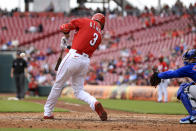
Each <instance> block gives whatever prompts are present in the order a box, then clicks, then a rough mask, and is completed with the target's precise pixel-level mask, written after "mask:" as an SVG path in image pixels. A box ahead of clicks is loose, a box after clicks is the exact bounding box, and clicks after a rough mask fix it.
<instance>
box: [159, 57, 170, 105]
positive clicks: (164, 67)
mask: <svg viewBox="0 0 196 131" xmlns="http://www.w3.org/2000/svg"><path fill="white" fill-rule="evenodd" d="M168 69H169V67H168V65H167V63H166V62H164V61H163V57H160V58H159V65H158V71H160V72H164V71H168ZM169 81H170V80H169V79H163V80H161V83H160V84H159V85H158V100H157V101H158V102H162V94H163V95H164V102H167V101H168V92H167V87H168V84H169Z"/></svg>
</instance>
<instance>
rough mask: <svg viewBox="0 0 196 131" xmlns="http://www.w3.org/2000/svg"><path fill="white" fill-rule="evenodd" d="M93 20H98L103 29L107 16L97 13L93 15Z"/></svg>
mask: <svg viewBox="0 0 196 131" xmlns="http://www.w3.org/2000/svg"><path fill="white" fill-rule="evenodd" d="M92 20H95V21H98V22H99V23H100V24H101V29H102V30H103V28H104V25H105V16H104V15H103V14H101V13H96V14H94V15H93V17H92Z"/></svg>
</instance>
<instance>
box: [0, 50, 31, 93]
mask: <svg viewBox="0 0 196 131" xmlns="http://www.w3.org/2000/svg"><path fill="white" fill-rule="evenodd" d="M13 54H14V53H13V52H1V53H0V93H13V92H16V87H15V81H14V79H12V78H11V76H10V73H11V68H12V61H13V59H14V57H13ZM27 88H28V83H27V80H26V81H25V90H27Z"/></svg>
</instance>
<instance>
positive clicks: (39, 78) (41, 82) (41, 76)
mask: <svg viewBox="0 0 196 131" xmlns="http://www.w3.org/2000/svg"><path fill="white" fill-rule="evenodd" d="M36 80H37V81H38V84H39V85H45V82H46V81H47V78H46V75H44V73H43V72H42V71H40V74H39V75H38V76H37V77H36Z"/></svg>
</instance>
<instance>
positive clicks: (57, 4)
mask: <svg viewBox="0 0 196 131" xmlns="http://www.w3.org/2000/svg"><path fill="white" fill-rule="evenodd" d="M50 3H53V5H54V9H55V10H54V11H55V12H70V0H34V3H33V5H32V6H33V7H32V8H33V10H32V11H34V12H42V11H45V9H46V8H47V7H48V6H49V5H50Z"/></svg>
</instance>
